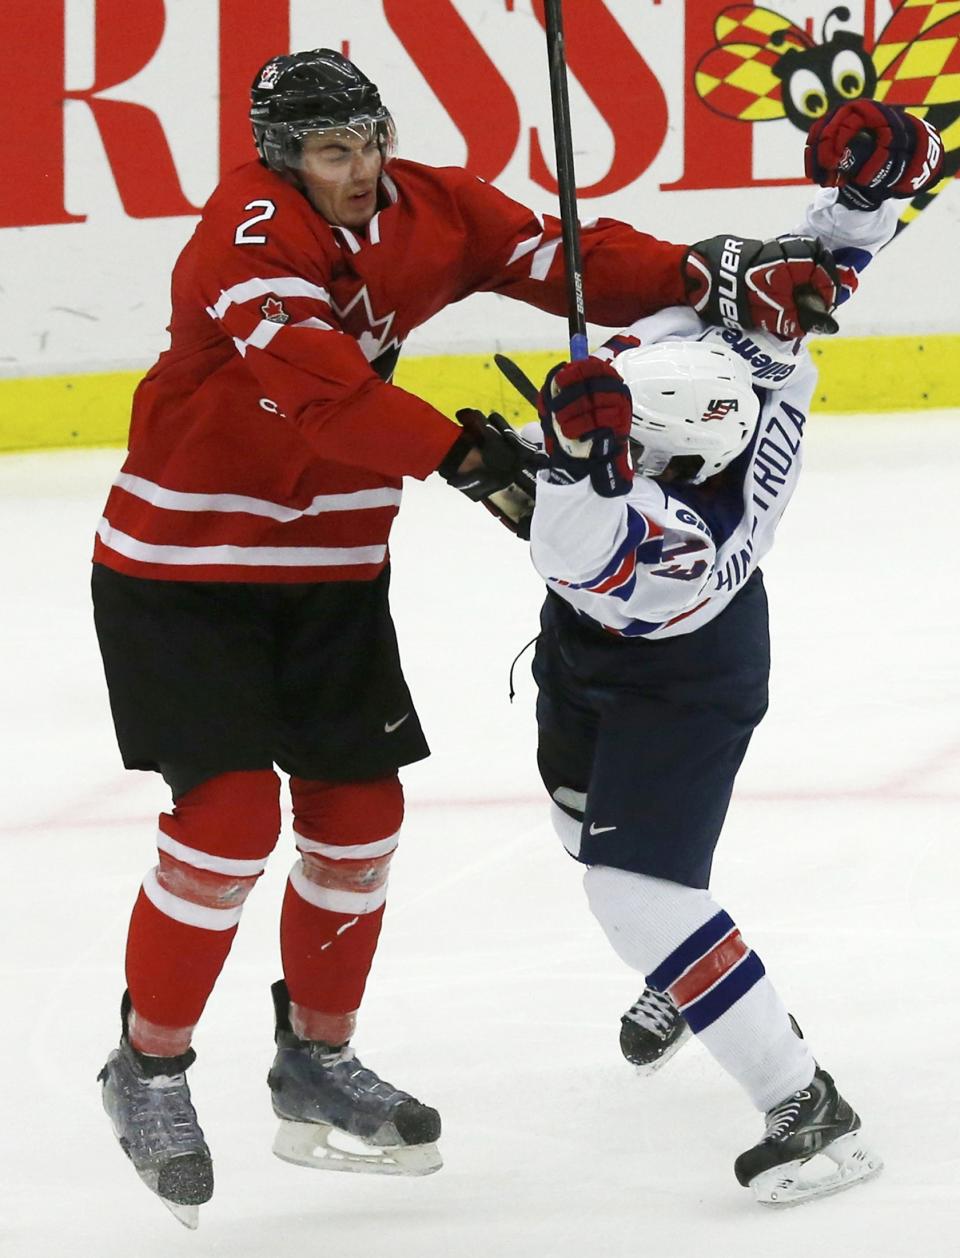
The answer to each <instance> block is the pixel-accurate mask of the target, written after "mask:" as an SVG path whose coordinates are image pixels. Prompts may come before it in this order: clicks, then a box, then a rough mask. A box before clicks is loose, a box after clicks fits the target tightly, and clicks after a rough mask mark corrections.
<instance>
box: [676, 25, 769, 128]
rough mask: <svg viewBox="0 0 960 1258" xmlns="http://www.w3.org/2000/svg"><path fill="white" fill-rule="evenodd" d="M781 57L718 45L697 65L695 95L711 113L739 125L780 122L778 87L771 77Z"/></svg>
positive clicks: (755, 47)
mask: <svg viewBox="0 0 960 1258" xmlns="http://www.w3.org/2000/svg"><path fill="white" fill-rule="evenodd" d="M781 55H782V54H781V52H780V51H779V50H777V51H776V52H772V51H770V50H768V49H766V48H763V47H760V46H758V45H757V44H718V45H717V46H716V47H715V48H711V49H710V51H709V52H707V53H705V54H704V55H703V56H702V57H701V58H700V60H699V61H698V62H697V67H696V69H695V70H694V72H693V81H694V86H695V87H696V89H697V95H698V96H699V97H700V99H701V100H702V101H703V103H704V104H705V105H707V106H708V107H709V108H710V109H712V110H713V111H714V113H718V114H722V115H723V116H724V117H725V118H736V119H737V120H738V121H739V122H768V121H769V120H771V119H773V118H782V117H783V116H784V108H783V96H782V95H781V91H780V88H781V83H780V80H779V79H778V78H777V76H776V75H775V74H774V73H773V66H775V65H776V63H777V62H778V61H779V59H780V57H781Z"/></svg>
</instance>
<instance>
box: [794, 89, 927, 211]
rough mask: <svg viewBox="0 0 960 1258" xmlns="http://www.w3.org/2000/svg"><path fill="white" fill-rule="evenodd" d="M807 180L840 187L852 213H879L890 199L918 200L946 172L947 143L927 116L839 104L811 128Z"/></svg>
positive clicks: (869, 104)
mask: <svg viewBox="0 0 960 1258" xmlns="http://www.w3.org/2000/svg"><path fill="white" fill-rule="evenodd" d="M803 159H804V166H805V169H806V172H807V178H808V179H811V180H812V181H813V182H814V183H818V184H820V185H821V186H822V187H824V188H837V187H839V189H840V196H839V198H838V199H839V201H840V202H841V204H843V205H846V206H847V207H848V208H850V209H853V210H875V209H876V208H877V207H878V206H879V205H880V203H881V202H882V201H886V199H887V198H888V197H913V196H916V194H917V193H918V192H923V191H924V189H925V188H929V187H930V186H931V184H934V183H936V182H937V180H938V179H939V178H940V175H941V173H942V171H943V140H942V139H941V138H940V133H939V131H937V129H936V127H932V126H931V125H930V123H929V122H927V121H926V119H924V118H915V117H914V116H913V114H908V113H906V112H905V111H904V110H903V109H898V108H895V107H894V106H893V105H881V104H879V103H878V102H877V101H875V100H855V101H850V102H849V103H848V104H845V105H838V106H837V107H836V109H833V110H831V111H830V113H828V114H827V115H826V116H825V117H823V118H820V119H819V120H818V121H817V122H815V123H814V124H813V126H812V127H811V128H810V132H809V134H808V135H807V143H806V148H805V149H804V154H803Z"/></svg>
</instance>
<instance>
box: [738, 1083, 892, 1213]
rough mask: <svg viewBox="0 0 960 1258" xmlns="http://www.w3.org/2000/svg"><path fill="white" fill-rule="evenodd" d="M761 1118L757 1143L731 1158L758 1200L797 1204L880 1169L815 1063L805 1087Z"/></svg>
mask: <svg viewBox="0 0 960 1258" xmlns="http://www.w3.org/2000/svg"><path fill="white" fill-rule="evenodd" d="M766 1123H767V1129H766V1132H765V1133H764V1136H763V1139H762V1140H761V1141H760V1143H759V1144H756V1145H754V1147H753V1148H752V1149H748V1150H747V1151H746V1153H741V1154H740V1156H739V1157H738V1158H737V1160H736V1163H735V1164H734V1172H735V1174H736V1176H737V1179H738V1180H739V1181H740V1183H741V1184H742V1185H743V1186H744V1187H745V1188H752V1189H753V1192H754V1195H755V1197H756V1198H757V1200H758V1201H759V1202H761V1203H762V1204H763V1205H771V1206H793V1205H800V1204H801V1203H802V1202H804V1201H811V1200H813V1199H814V1198H815V1197H825V1196H827V1195H828V1194H830V1193H835V1192H841V1191H842V1190H843V1189H844V1188H850V1187H852V1186H853V1185H854V1184H857V1183H860V1182H861V1181H862V1180H865V1179H869V1178H871V1177H872V1176H874V1175H877V1174H879V1172H880V1171H881V1170H882V1169H883V1161H882V1160H881V1159H880V1158H879V1157H878V1156H877V1155H876V1154H875V1153H872V1152H871V1151H870V1149H868V1148H867V1146H866V1145H865V1144H864V1143H863V1141H862V1139H861V1136H860V1119H859V1118H858V1116H857V1115H856V1114H855V1113H854V1111H853V1110H852V1109H851V1107H850V1106H849V1105H848V1104H847V1102H846V1101H845V1100H844V1099H843V1097H842V1096H841V1095H840V1094H839V1092H838V1091H837V1088H836V1084H835V1083H834V1082H833V1080H832V1079H831V1077H830V1076H829V1075H828V1074H827V1072H826V1071H825V1070H821V1069H820V1068H819V1067H818V1068H817V1071H816V1074H815V1075H814V1076H813V1079H812V1080H811V1082H810V1083H809V1084H808V1086H807V1087H805V1088H801V1090H800V1091H799V1092H794V1094H793V1095H792V1096H789V1097H787V1099H786V1100H785V1101H781V1102H780V1104H779V1105H775V1106H774V1107H773V1109H771V1110H769V1111H768V1112H767V1116H766ZM818 1155H819V1156H818ZM814 1159H815V1160H814Z"/></svg>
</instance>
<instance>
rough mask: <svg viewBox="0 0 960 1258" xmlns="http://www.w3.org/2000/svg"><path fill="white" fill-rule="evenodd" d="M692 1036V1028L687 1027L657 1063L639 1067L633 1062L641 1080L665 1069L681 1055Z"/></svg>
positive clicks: (652, 1062)
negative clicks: (673, 1058) (678, 1054)
mask: <svg viewBox="0 0 960 1258" xmlns="http://www.w3.org/2000/svg"><path fill="white" fill-rule="evenodd" d="M692 1035H693V1032H692V1031H691V1030H690V1028H689V1027H685V1028H684V1030H683V1032H682V1034H680V1035H678V1036H677V1038H676V1039H675V1040H674V1041H673V1043H672V1044H671V1045H670V1047H669V1048H668V1049H667V1051H666V1052H665V1053H661V1054H660V1056H659V1057H658V1058H657V1060H656V1061H651V1062H647V1063H645V1064H642V1065H638V1064H637V1062H632V1063H631V1064H632V1066H633V1068H634V1070H635V1071H636V1072H637V1074H638V1075H639V1076H640V1078H641V1079H646V1078H648V1077H649V1076H650V1075H655V1074H656V1073H657V1071H658V1070H662V1069H663V1067H664V1066H665V1065H666V1064H667V1062H668V1061H669V1060H670V1058H671V1057H675V1056H676V1054H677V1053H679V1051H680V1049H681V1048H683V1046H684V1044H686V1042H687V1040H689V1039H690V1037H691V1036H692Z"/></svg>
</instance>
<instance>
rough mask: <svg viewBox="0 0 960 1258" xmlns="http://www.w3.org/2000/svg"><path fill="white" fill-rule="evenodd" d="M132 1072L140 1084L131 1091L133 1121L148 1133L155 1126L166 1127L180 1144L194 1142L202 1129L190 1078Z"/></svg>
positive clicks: (158, 1128)
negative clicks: (143, 1076)
mask: <svg viewBox="0 0 960 1258" xmlns="http://www.w3.org/2000/svg"><path fill="white" fill-rule="evenodd" d="M130 1073H131V1075H132V1076H133V1079H134V1081H135V1085H136V1086H134V1087H133V1088H130V1089H128V1090H127V1096H128V1099H129V1120H130V1122H131V1123H132V1124H133V1125H134V1126H135V1127H138V1128H139V1129H140V1130H141V1132H143V1133H144V1135H146V1133H147V1132H148V1131H149V1130H151V1129H155V1130H156V1131H158V1132H159V1131H160V1130H164V1131H166V1132H167V1133H168V1135H169V1136H170V1137H172V1139H173V1140H174V1141H175V1142H176V1143H178V1144H183V1145H185V1146H187V1145H192V1144H193V1143H194V1142H195V1141H196V1138H197V1136H198V1135H200V1131H199V1123H198V1120H197V1111H196V1110H195V1109H194V1108H193V1102H192V1101H191V1099H190V1089H189V1087H188V1085H187V1080H186V1077H185V1076H184V1075H183V1074H177V1075H154V1076H152V1077H151V1078H146V1079H145V1078H142V1077H141V1076H140V1075H138V1074H137V1073H136V1071H133V1070H131V1071H130Z"/></svg>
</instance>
